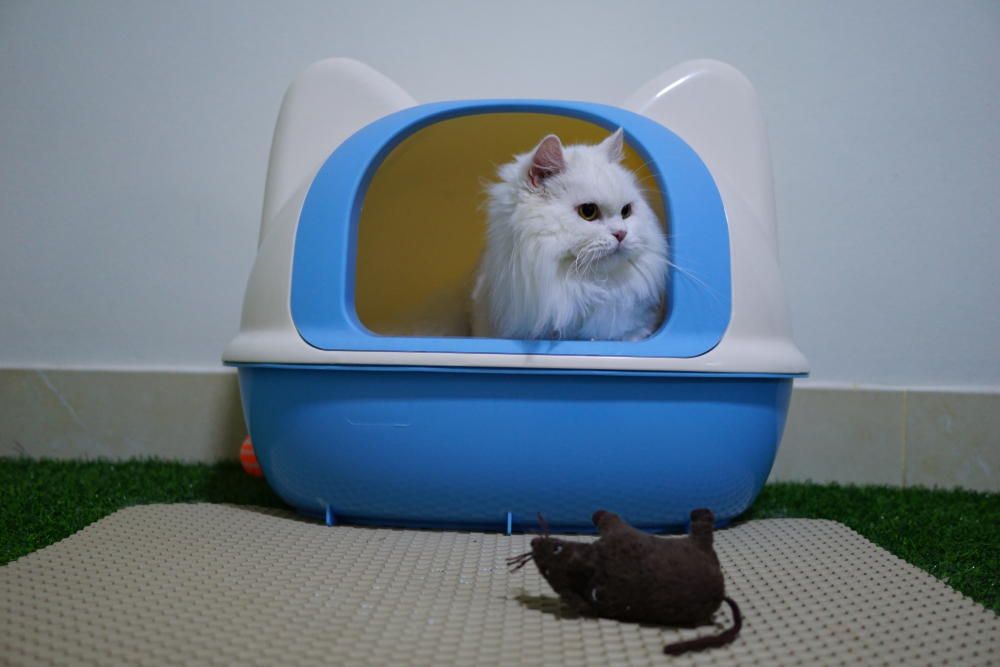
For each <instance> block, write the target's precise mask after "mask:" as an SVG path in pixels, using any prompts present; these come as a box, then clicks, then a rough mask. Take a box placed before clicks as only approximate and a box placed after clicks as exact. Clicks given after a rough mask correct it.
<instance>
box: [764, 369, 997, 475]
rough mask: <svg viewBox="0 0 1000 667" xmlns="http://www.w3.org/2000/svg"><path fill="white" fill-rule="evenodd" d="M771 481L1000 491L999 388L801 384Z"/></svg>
mask: <svg viewBox="0 0 1000 667" xmlns="http://www.w3.org/2000/svg"><path fill="white" fill-rule="evenodd" d="M770 479H771V480H772V481H774V480H781V481H803V480H807V479H811V480H813V481H814V482H839V483H841V484H891V485H893V486H938V487H942V488H954V487H962V488H965V489H975V490H978V491H1000V394H996V393H965V392H948V391H920V390H917V391H912V390H870V389H796V390H795V391H794V392H792V404H791V406H790V407H789V410H788V422H787V424H786V426H785V435H784V438H782V441H781V448H780V449H779V450H778V458H777V460H776V461H775V463H774V468H773V469H772V471H771V477H770Z"/></svg>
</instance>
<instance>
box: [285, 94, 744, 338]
mask: <svg viewBox="0 0 1000 667" xmlns="http://www.w3.org/2000/svg"><path fill="white" fill-rule="evenodd" d="M493 113H539V114H552V115H558V116H568V117H572V118H577V119H579V120H583V121H587V122H590V123H593V124H595V125H598V126H601V127H604V128H606V129H608V130H609V131H613V130H615V129H617V128H618V127H621V128H623V129H624V132H625V140H626V141H627V142H628V144H629V145H630V146H631V147H632V148H633V149H635V151H636V152H637V153H638V154H639V155H640V157H641V158H642V159H643V160H644V161H645V162H646V163H647V164H648V166H649V168H650V170H651V171H652V173H653V175H654V178H655V179H656V183H657V186H658V187H659V189H660V192H661V194H662V195H663V197H664V202H663V203H664V208H665V210H666V211H667V216H668V220H669V232H670V253H671V257H670V260H671V263H672V268H671V271H670V275H669V278H668V285H667V301H668V313H667V318H666V320H665V322H664V324H663V326H662V327H661V328H660V330H659V331H658V332H656V333H655V334H653V335H652V336H650V337H649V338H647V339H645V340H642V341H637V342H620V341H574V340H565V341H524V340H500V339H487V338H408V337H394V336H380V335H377V334H374V333H372V332H370V331H368V330H367V329H366V328H365V327H364V325H363V324H361V322H360V320H359V319H358V316H357V313H356V311H355V307H354V287H355V285H354V280H355V273H356V257H357V228H358V220H359V218H360V213H361V205H362V202H363V201H364V197H365V193H366V192H367V190H368V186H369V184H370V183H371V180H372V178H373V176H374V174H375V172H376V171H377V170H378V168H379V166H380V165H381V164H382V162H383V161H384V160H385V159H386V157H387V156H388V155H389V154H390V153H391V152H392V150H393V149H394V148H396V146H398V145H399V144H400V143H401V142H402V141H403V140H405V139H406V138H407V137H409V136H411V135H412V134H414V133H415V132H417V131H419V130H420V129H422V128H424V127H427V126H429V125H432V124H434V123H439V122H442V121H445V120H449V119H452V118H457V117H461V116H470V115H477V114H493ZM731 295H732V288H731V272H730V252H729V228H728V225H727V222H726V213H725V209H724V207H723V204H722V198H721V196H720V195H719V191H718V188H717V187H716V185H715V181H714V180H713V179H712V176H711V174H710V173H709V171H708V168H707V167H706V166H705V164H704V163H703V162H702V161H701V159H700V158H699V157H698V155H697V154H696V153H695V152H694V151H693V150H692V149H691V147H690V146H688V145H687V144H686V143H685V142H684V141H683V140H681V139H680V138H679V137H678V136H677V135H675V134H674V133H673V132H671V131H669V130H667V129H666V128H664V127H663V126H661V125H659V124H658V123H656V122H654V121H651V120H649V119H648V118H645V117H643V116H640V115H638V114H635V113H632V112H630V111H626V110H624V109H619V108H616V107H611V106H606V105H600V104H591V103H586V102H562V101H548V100H476V101H461V102H441V103H436V104H426V105H421V106H416V107H412V108H410V109H405V110H403V111H399V112H397V113H394V114H391V115H389V116H386V117H385V118H382V119H380V120H378V121H376V122H374V123H371V124H370V125H368V126H366V127H364V128H362V129H361V130H359V131H358V132H357V133H355V134H354V135H352V136H351V137H349V138H348V139H347V140H346V141H344V143H343V144H341V145H340V146H339V147H338V148H337V149H336V150H335V151H334V152H333V153H332V154H331V155H330V157H329V158H328V159H327V161H326V162H325V163H324V165H323V167H322V168H321V169H320V171H319V172H318V173H317V175H316V177H315V179H314V180H313V183H312V185H311V186H310V188H309V191H308V193H307V195H306V199H305V202H304V203H303V206H302V211H301V214H300V216H299V223H298V229H297V232H296V238H295V252H294V260H293V266H292V287H291V311H292V319H293V320H294V322H295V326H296V328H297V329H298V331H299V334H300V335H301V336H302V338H303V339H304V340H305V341H306V342H307V343H309V344H310V345H312V346H313V347H316V348H319V349H322V350H378V351H399V352H464V353H506V354H558V355H596V356H625V357H674V358H689V357H696V356H699V355H702V354H704V353H706V352H708V351H709V350H711V349H712V348H714V347H715V346H716V345H717V344H718V343H719V341H720V340H721V339H722V336H723V334H724V333H725V331H726V327H727V326H728V324H729V318H730V314H731V309H732V308H731V303H732V296H731Z"/></svg>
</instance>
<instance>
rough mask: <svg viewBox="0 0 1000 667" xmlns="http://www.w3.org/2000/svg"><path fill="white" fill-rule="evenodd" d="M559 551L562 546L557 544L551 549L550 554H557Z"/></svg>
mask: <svg viewBox="0 0 1000 667" xmlns="http://www.w3.org/2000/svg"><path fill="white" fill-rule="evenodd" d="M560 551H562V546H560V545H558V544H557V545H556V546H554V547H552V553H553V554H557V553H559V552H560Z"/></svg>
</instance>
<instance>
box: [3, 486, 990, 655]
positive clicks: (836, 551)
mask: <svg viewBox="0 0 1000 667" xmlns="http://www.w3.org/2000/svg"><path fill="white" fill-rule="evenodd" d="M530 538H531V536H530V535H514V536H510V537H508V536H506V535H499V534H482V533H459V532H436V531H420V530H396V529H384V528H364V527H352V526H335V527H332V528H328V527H327V526H325V525H322V524H318V523H316V522H311V521H308V520H305V519H300V518H298V517H296V516H294V515H291V514H287V513H283V512H278V511H270V510H260V509H254V508H245V507H232V506H225V505H149V506H144V507H132V508H129V509H125V510H121V511H119V512H117V513H115V514H113V515H112V516H110V517H107V518H105V519H103V520H101V521H98V522H97V523H95V524H93V525H91V526H89V527H88V528H86V529H84V530H82V531H80V532H79V533H77V534H75V535H73V536H72V537H70V538H68V539H66V540H63V541H62V542H59V543H58V544H54V545H52V546H50V547H47V548H45V549H42V550H41V551H38V552H36V553H33V554H30V555H28V556H25V557H24V558H21V559H20V560H18V561H15V562H13V563H10V564H8V565H7V566H5V567H3V568H0V662H2V663H3V664H10V665H42V664H53V665H117V664H122V665H173V664H175V665H187V666H192V665H283V666H284V665H363V664H371V665H393V666H396V665H562V664H565V665H665V664H676V665H752V664H760V665H851V666H854V665H944V664H947V665H976V666H977V667H978V666H982V665H1000V620H998V618H997V616H996V615H995V614H993V613H992V612H990V611H988V610H986V609H984V608H983V607H982V606H981V605H978V604H976V603H974V602H972V601H971V600H969V599H968V598H965V597H963V596H962V595H961V594H959V593H957V592H955V591H954V590H952V589H951V588H949V587H948V586H947V585H946V584H943V583H941V582H939V581H937V580H936V579H934V578H933V577H932V576H930V575H929V574H927V573H925V572H923V571H921V570H920V569H918V568H916V567H914V566H912V565H909V564H907V563H905V562H903V561H901V560H899V559H898V558H895V557H894V556H892V555H890V554H889V553H887V552H886V551H884V550H882V549H880V548H879V547H877V546H875V545H874V544H872V543H870V542H868V541H866V540H865V539H863V538H862V537H861V536H860V535H858V534H857V533H855V532H853V531H851V530H850V529H848V528H846V527H845V526H843V525H841V524H838V523H834V522H831V521H811V520H800V519H776V520H768V521H755V522H751V523H747V524H743V525H739V526H735V527H732V528H729V529H725V530H720V531H718V532H717V533H716V551H717V552H718V554H719V558H720V560H721V562H722V567H723V570H724V571H725V573H726V587H727V592H728V593H729V595H730V596H731V597H733V598H734V599H736V600H737V602H738V603H739V605H740V607H741V609H742V611H743V615H744V625H743V631H742V633H741V634H740V636H739V638H737V640H736V641H735V642H734V643H733V644H731V645H729V646H726V647H723V648H717V649H712V650H709V651H706V652H703V653H695V654H687V655H684V656H680V657H676V658H672V657H668V656H665V655H663V653H662V648H663V645H664V644H665V643H668V642H673V641H677V640H678V639H682V638H684V639H687V638H691V637H695V636H699V635H703V634H712V633H715V632H717V631H718V630H719V627H713V626H705V627H701V628H693V629H682V630H677V629H672V628H662V627H656V626H646V625H637V624H630V623H619V622H617V621H608V620H603V619H597V618H590V617H586V616H581V615H578V614H576V613H574V612H572V611H571V610H570V609H569V608H567V607H565V606H563V605H560V603H559V601H558V599H557V597H556V596H555V594H554V593H553V592H552V590H551V589H550V588H549V587H548V584H547V583H545V581H544V580H543V579H542V578H541V577H540V575H539V574H538V571H537V569H536V568H535V567H534V566H533V565H529V566H528V567H525V568H523V569H521V570H519V571H517V572H515V573H513V574H511V573H509V572H508V571H507V566H506V559H507V558H508V557H510V556H514V555H517V554H520V553H522V552H523V551H525V550H526V549H527V546H528V542H529V540H530ZM573 539H579V540H589V539H594V538H592V537H577V538H573ZM663 539H671V538H667V537H665V538H663ZM723 608H724V609H725V605H724V606H723ZM716 621H717V624H718V625H719V626H726V627H728V625H729V623H730V619H729V617H728V613H723V612H720V613H719V614H718V615H717V617H716Z"/></svg>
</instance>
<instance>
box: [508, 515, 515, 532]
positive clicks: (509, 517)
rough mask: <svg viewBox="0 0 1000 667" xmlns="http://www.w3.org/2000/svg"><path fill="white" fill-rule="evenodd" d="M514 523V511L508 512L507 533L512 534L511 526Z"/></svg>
mask: <svg viewBox="0 0 1000 667" xmlns="http://www.w3.org/2000/svg"><path fill="white" fill-rule="evenodd" d="M513 523H514V513H513V512H507V534H508V535H510V529H511V526H512V525H513Z"/></svg>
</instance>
